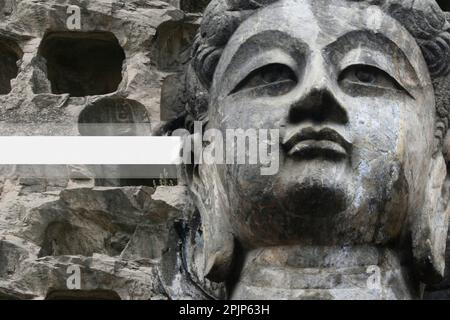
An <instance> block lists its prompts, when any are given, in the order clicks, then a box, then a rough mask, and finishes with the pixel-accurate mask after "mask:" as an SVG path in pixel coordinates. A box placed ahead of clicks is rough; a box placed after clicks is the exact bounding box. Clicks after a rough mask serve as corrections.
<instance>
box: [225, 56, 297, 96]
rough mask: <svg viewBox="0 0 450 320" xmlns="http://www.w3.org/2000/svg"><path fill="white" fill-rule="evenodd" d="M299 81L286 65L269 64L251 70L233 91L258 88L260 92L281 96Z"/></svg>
mask: <svg viewBox="0 0 450 320" xmlns="http://www.w3.org/2000/svg"><path fill="white" fill-rule="evenodd" d="M296 83H297V77H296V75H295V73H294V71H292V69H291V68H289V67H288V66H286V65H283V64H269V65H266V66H264V67H262V68H259V69H257V70H255V71H253V72H251V73H250V74H249V75H248V76H247V77H246V78H245V79H244V80H242V81H241V82H240V83H239V84H238V85H237V86H236V88H235V89H234V90H233V91H232V92H231V94H234V93H236V92H239V91H244V90H250V89H257V90H258V91H259V92H258V93H259V94H261V95H263V94H267V95H270V96H279V95H283V94H285V93H287V92H289V91H290V90H291V89H292V88H293V87H294V86H295V84H296Z"/></svg>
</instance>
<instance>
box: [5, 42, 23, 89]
mask: <svg viewBox="0 0 450 320" xmlns="http://www.w3.org/2000/svg"><path fill="white" fill-rule="evenodd" d="M21 58H22V51H21V50H20V48H19V47H18V46H17V45H16V44H15V43H13V42H12V41H9V40H1V39H0V94H8V93H10V92H11V89H12V88H11V80H12V79H14V78H16V77H17V73H18V71H19V68H18V66H17V61H19V60H20V59H21Z"/></svg>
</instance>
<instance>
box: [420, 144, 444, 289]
mask: <svg viewBox="0 0 450 320" xmlns="http://www.w3.org/2000/svg"><path fill="white" fill-rule="evenodd" d="M426 188H427V190H426V195H425V202H424V206H423V209H422V212H420V213H419V214H417V216H416V217H415V218H414V221H413V224H412V240H413V255H414V259H415V263H416V268H417V271H418V274H419V277H420V279H421V280H422V282H424V283H425V284H435V283H437V282H440V281H442V278H443V276H444V271H445V249H446V241H447V233H448V219H449V206H448V201H449V177H448V176H447V168H446V163H445V160H444V156H443V155H442V153H438V154H437V155H436V156H435V157H434V158H433V159H432V164H431V168H430V173H429V179H428V185H427V187H426Z"/></svg>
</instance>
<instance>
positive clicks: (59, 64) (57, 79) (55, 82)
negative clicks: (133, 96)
mask: <svg viewBox="0 0 450 320" xmlns="http://www.w3.org/2000/svg"><path fill="white" fill-rule="evenodd" d="M39 53H40V55H41V56H42V57H44V58H45V60H46V61H47V77H48V79H49V81H50V83H51V88H52V93H53V94H70V95H71V96H73V97H84V96H93V95H104V94H108V93H112V92H115V91H117V88H118V86H119V84H120V82H121V81H122V65H123V62H124V60H125V52H124V51H123V49H122V47H121V46H120V44H119V41H118V40H117V38H116V37H115V36H114V35H113V34H112V33H110V32H51V33H47V34H46V35H45V36H44V38H43V40H42V43H41V45H40V48H39Z"/></svg>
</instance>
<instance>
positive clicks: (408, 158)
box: [0, 0, 450, 300]
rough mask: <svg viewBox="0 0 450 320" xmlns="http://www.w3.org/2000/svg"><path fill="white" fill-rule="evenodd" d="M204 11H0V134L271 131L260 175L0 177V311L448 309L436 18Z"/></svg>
mask: <svg viewBox="0 0 450 320" xmlns="http://www.w3.org/2000/svg"><path fill="white" fill-rule="evenodd" d="M209 2H210V1H208V0H195V1H193V0H168V1H166V2H164V1H157V0H132V1H121V0H113V1H104V0H92V1H66V0H63V1H60V0H58V1H57V0H50V1H47V0H45V1H44V0H33V1H31V0H0V135H17V134H19V135H55V136H56V135H58V136H61V135H62V136H64V135H84V136H91V135H94V136H95V135H96V136H98V135H106V136H127V135H128V136H129V135H151V134H154V133H158V134H160V133H164V134H170V133H171V132H172V131H173V130H175V129H178V128H181V127H183V128H184V127H186V128H188V129H189V130H191V129H192V122H193V121H194V120H205V119H207V120H208V124H207V127H210V128H216V129H219V130H220V131H222V132H224V131H226V129H230V128H243V129H248V128H256V129H260V128H279V129H281V133H282V136H281V139H280V149H281V154H280V157H281V168H280V172H279V173H278V174H277V175H275V176H268V177H265V176H261V175H260V174H259V169H260V168H259V167H257V166H240V165H231V166H224V165H218V166H209V165H206V164H202V165H200V166H198V167H196V168H195V170H191V169H193V168H191V167H184V168H180V169H182V170H181V171H183V170H184V169H186V170H185V171H186V172H183V173H182V176H180V177H179V178H180V179H179V180H178V182H179V183H180V185H178V186H169V185H173V184H174V183H173V182H174V181H169V182H170V183H168V181H166V180H165V179H163V178H162V179H160V180H161V181H156V180H157V179H151V180H145V179H142V180H136V179H134V180H133V179H120V177H121V171H120V170H121V168H119V167H117V166H104V167H102V170H103V171H109V172H115V173H116V174H117V177H118V178H117V179H109V178H96V177H95V174H94V173H93V172H92V171H90V169H89V168H87V167H83V166H52V167H30V166H14V165H11V166H2V167H0V299H38V300H39V299H217V298H219V299H254V298H257V299H273V298H279V299H417V298H422V297H423V294H422V290H421V285H422V284H428V285H429V286H428V291H427V293H426V294H425V296H424V297H425V298H430V299H440V298H449V296H450V294H449V288H450V280H449V279H450V276H449V271H448V270H449V269H448V268H447V272H446V278H445V279H444V281H443V282H441V283H440V284H434V283H435V282H439V280H440V278H441V277H442V275H443V274H444V266H445V262H446V261H445V259H444V257H445V245H446V242H447V243H450V237H448V232H447V226H448V213H449V212H448V211H449V210H448V207H447V203H448V196H449V184H448V177H447V172H446V169H448V168H446V163H447V164H448V161H449V160H450V153H449V150H450V139H448V138H447V139H446V135H447V130H448V121H449V119H448V115H449V111H448V110H449V108H450V79H449V70H450V64H449V61H450V60H449V57H450V49H449V47H450V24H449V22H448V20H450V19H449V16H448V15H447V20H446V18H445V15H444V13H443V12H442V11H441V10H439V8H438V7H437V2H435V1H434V0H423V1H403V0H386V1H376V0H365V1H350V0H332V1H329V0H264V1H248V0H227V1H224V0H213V1H212V3H211V4H210V6H209V7H208V8H207V9H206V11H205V8H206V6H207V4H208V3H209ZM439 4H440V5H441V7H442V8H443V9H445V8H446V7H445V6H446V1H439ZM70 5H76V6H78V7H79V8H80V10H81V16H80V17H81V23H80V30H69V29H68V25H67V22H68V18H69V17H70V15H71V13H68V11H67V10H68V7H69V6H70ZM203 13H204V14H203ZM202 15H203V17H202ZM367 30H369V31H367ZM370 30H372V31H370ZM356 44H357V45H356ZM110 124H114V126H110ZM316 129H317V130H316ZM314 130H316V131H317V132H316V131H314ZM316 140H320V142H323V141H328V142H334V149H333V147H326V146H325V147H323V146H322V147H320V145H319V147H318V148H315V147H314V145H311V144H313V142H311V141H316ZM277 143H278V142H277ZM442 146H443V147H442ZM316 147H317V146H316ZM313 149H314V150H313ZM311 150H312V151H311ZM152 151H153V150H152ZM149 152H151V151H150V150H149ZM257 172H258V173H257ZM194 173H195V174H194ZM184 181H186V182H187V185H188V186H183V185H181V184H182V183H184ZM136 185H137V186H136ZM142 185H146V186H142ZM157 185H161V186H159V187H156V186H157ZM152 186H153V187H152ZM448 252H449V246H447V266H448V265H449V264H450V261H449V258H448V257H450V254H449V253H448ZM74 267H75V269H76V270H79V281H80V287H79V288H75V289H74V288H71V286H70V283H68V281H69V282H70V281H72V280H73V279H74V278H73V277H72V275H73V273H72V272H73V268H74Z"/></svg>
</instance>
